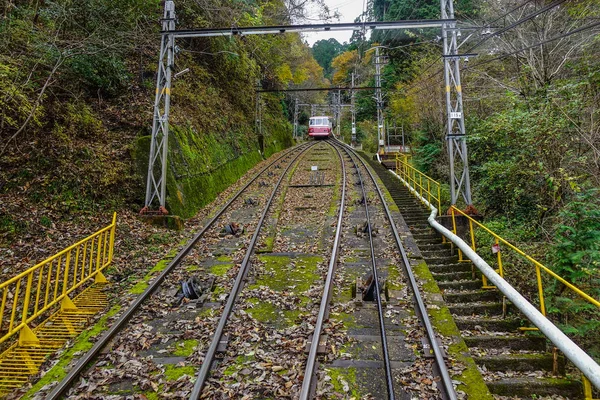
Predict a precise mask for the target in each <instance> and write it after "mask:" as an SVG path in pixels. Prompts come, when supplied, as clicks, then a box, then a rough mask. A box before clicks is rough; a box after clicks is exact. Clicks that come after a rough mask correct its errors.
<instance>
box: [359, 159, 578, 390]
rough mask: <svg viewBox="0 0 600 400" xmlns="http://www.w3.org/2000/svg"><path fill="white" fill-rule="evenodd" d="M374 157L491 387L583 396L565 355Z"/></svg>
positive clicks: (378, 170)
mask: <svg viewBox="0 0 600 400" xmlns="http://www.w3.org/2000/svg"><path fill="white" fill-rule="evenodd" d="M369 162H370V164H371V166H372V167H373V168H374V170H375V171H376V172H377V174H378V175H379V176H380V178H381V180H382V181H383V183H384V184H385V185H386V187H387V189H388V191H389V192H390V194H391V196H392V198H393V199H394V202H395V203H396V204H397V206H398V208H399V209H400V212H401V213H402V215H403V217H404V220H405V221H406V223H407V224H408V226H409V228H410V230H411V233H412V236H413V237H414V239H415V241H416V242H417V245H418V247H419V250H420V252H421V254H422V255H423V258H424V259H425V261H426V262H427V264H428V266H429V269H430V271H431V273H432V275H433V276H434V278H435V279H436V281H437V284H438V287H439V288H440V289H441V290H442V294H443V296H444V300H445V301H446V303H447V305H448V308H449V309H450V311H451V312H452V314H453V316H454V320H455V322H456V325H457V326H458V327H459V329H460V330H461V333H462V335H463V338H464V340H465V343H466V344H467V346H468V347H469V349H470V352H471V356H472V357H473V359H474V360H475V362H476V363H477V364H478V365H479V368H480V370H481V371H482V373H483V374H484V376H485V379H486V383H487V385H488V388H489V389H490V391H491V392H492V393H493V394H495V395H502V396H511V397H512V396H516V397H517V398H529V399H531V398H540V397H542V396H553V395H558V396H562V397H559V398H569V399H581V398H583V388H582V384H581V382H579V381H572V380H569V379H565V378H564V373H565V359H564V357H563V356H562V355H560V354H559V353H558V352H557V351H556V350H554V349H553V347H551V346H549V344H550V345H551V343H550V342H548V341H547V339H546V338H545V337H544V336H542V335H541V334H539V333H537V332H528V333H523V332H521V331H520V330H519V329H518V328H519V327H520V326H522V325H523V324H525V323H527V321H523V319H522V318H521V317H520V316H519V315H518V314H517V313H515V310H514V309H513V308H512V307H511V305H510V304H507V302H506V301H503V297H502V295H501V293H500V292H499V291H498V290H496V289H482V288H481V287H482V281H481V273H480V272H479V270H477V269H476V268H474V267H473V266H472V264H471V263H470V262H468V263H467V262H459V261H458V257H457V255H455V254H453V251H452V249H451V247H450V245H449V244H443V243H442V240H441V237H440V235H439V234H438V233H436V232H435V231H434V230H433V229H432V228H431V227H430V226H429V224H428V222H427V217H428V216H429V210H428V209H426V208H425V207H424V206H423V205H422V204H421V203H420V202H419V201H418V200H417V199H416V198H415V197H414V196H413V195H412V194H411V193H410V192H409V191H408V189H406V188H405V187H404V186H403V185H402V184H401V182H400V181H399V180H397V179H396V178H395V177H393V176H392V175H391V174H390V173H389V172H387V171H386V169H385V168H384V167H382V166H381V165H380V164H378V163H377V162H376V161H373V160H369Z"/></svg>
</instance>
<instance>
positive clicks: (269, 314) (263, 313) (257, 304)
mask: <svg viewBox="0 0 600 400" xmlns="http://www.w3.org/2000/svg"><path fill="white" fill-rule="evenodd" d="M249 302H250V303H251V304H253V306H252V308H248V309H246V312H247V313H248V314H250V316H251V317H252V318H254V319H255V320H257V321H260V322H262V323H266V322H269V321H274V320H276V319H277V316H278V315H277V310H278V309H277V307H275V306H274V305H273V304H271V303H267V302H265V301H258V300H255V299H250V300H249Z"/></svg>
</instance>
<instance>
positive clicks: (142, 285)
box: [129, 281, 149, 294]
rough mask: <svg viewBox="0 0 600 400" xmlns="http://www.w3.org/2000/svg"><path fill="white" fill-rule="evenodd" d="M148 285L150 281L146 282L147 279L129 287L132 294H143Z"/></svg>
mask: <svg viewBox="0 0 600 400" xmlns="http://www.w3.org/2000/svg"><path fill="white" fill-rule="evenodd" d="M148 286H149V285H148V282H146V281H140V282H138V283H137V284H136V285H135V286H134V287H132V288H131V289H129V293H131V294H142V293H144V290H146V288H147V287H148Z"/></svg>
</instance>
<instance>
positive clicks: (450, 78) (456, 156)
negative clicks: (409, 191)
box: [441, 0, 473, 206]
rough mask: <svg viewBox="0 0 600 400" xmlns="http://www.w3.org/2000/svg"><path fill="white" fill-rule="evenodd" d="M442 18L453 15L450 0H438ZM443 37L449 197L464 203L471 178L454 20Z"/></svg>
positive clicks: (452, 201)
mask: <svg viewBox="0 0 600 400" xmlns="http://www.w3.org/2000/svg"><path fill="white" fill-rule="evenodd" d="M441 7H442V19H445V20H448V19H454V3H453V0H441ZM442 38H443V40H444V54H443V56H444V81H445V84H446V124H447V128H446V129H447V130H446V140H447V142H448V156H449V161H450V200H451V204H452V205H456V202H457V200H458V197H459V195H462V197H463V199H464V201H465V203H466V204H467V206H470V205H472V204H473V202H472V200H471V180H470V178H469V163H468V158H467V141H466V131H465V115H464V111H463V101H462V87H461V85H460V55H459V54H458V29H457V27H456V22H455V21H453V22H445V23H444V24H443V25H442Z"/></svg>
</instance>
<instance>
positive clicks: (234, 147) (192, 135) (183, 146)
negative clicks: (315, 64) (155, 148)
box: [133, 120, 292, 218]
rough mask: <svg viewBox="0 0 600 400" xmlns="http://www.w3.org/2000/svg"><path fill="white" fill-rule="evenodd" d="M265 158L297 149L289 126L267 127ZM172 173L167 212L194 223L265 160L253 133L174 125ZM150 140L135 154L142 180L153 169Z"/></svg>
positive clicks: (139, 142) (270, 124)
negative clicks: (191, 219)
mask: <svg viewBox="0 0 600 400" xmlns="http://www.w3.org/2000/svg"><path fill="white" fill-rule="evenodd" d="M265 124H266V125H268V129H269V133H268V134H267V135H265V136H264V137H263V143H264V144H263V146H262V147H263V150H264V156H265V157H269V156H270V155H271V154H273V153H275V152H277V151H280V150H282V149H284V148H286V147H289V146H291V145H292V140H291V135H290V132H291V130H290V129H289V124H287V123H280V122H279V123H276V122H274V121H270V120H269V121H266V120H265ZM170 131H171V134H170V135H169V155H168V159H169V161H170V168H168V169H167V199H166V200H167V209H168V210H169V211H170V213H172V214H174V215H178V216H180V217H182V218H189V217H192V216H193V215H195V214H196V213H197V211H198V210H199V209H200V208H202V207H203V206H205V205H206V204H208V203H210V202H211V201H212V200H214V199H215V198H216V197H217V195H218V194H219V193H221V192H222V191H223V190H224V189H226V188H227V187H228V186H229V185H231V184H233V183H234V182H236V181H237V180H238V179H239V178H240V177H241V176H242V175H243V174H244V173H246V172H247V171H248V170H249V169H250V168H252V167H253V166H254V165H256V164H257V163H258V162H259V161H261V160H262V159H263V155H262V154H261V153H260V151H259V147H260V144H259V143H258V142H257V141H256V140H255V136H253V135H251V134H249V132H232V131H231V132H225V133H224V132H223V131H222V129H219V128H217V127H215V128H214V129H213V130H209V131H202V132H198V131H197V130H196V128H195V127H194V126H192V125H189V124H188V125H179V124H172V125H171V126H170ZM149 149H150V137H149V136H144V137H141V138H139V139H138V140H137V142H136V145H135V146H134V150H133V158H134V160H135V161H136V166H137V170H138V171H139V174H140V175H142V176H144V175H145V174H146V171H147V168H148V154H149Z"/></svg>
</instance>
